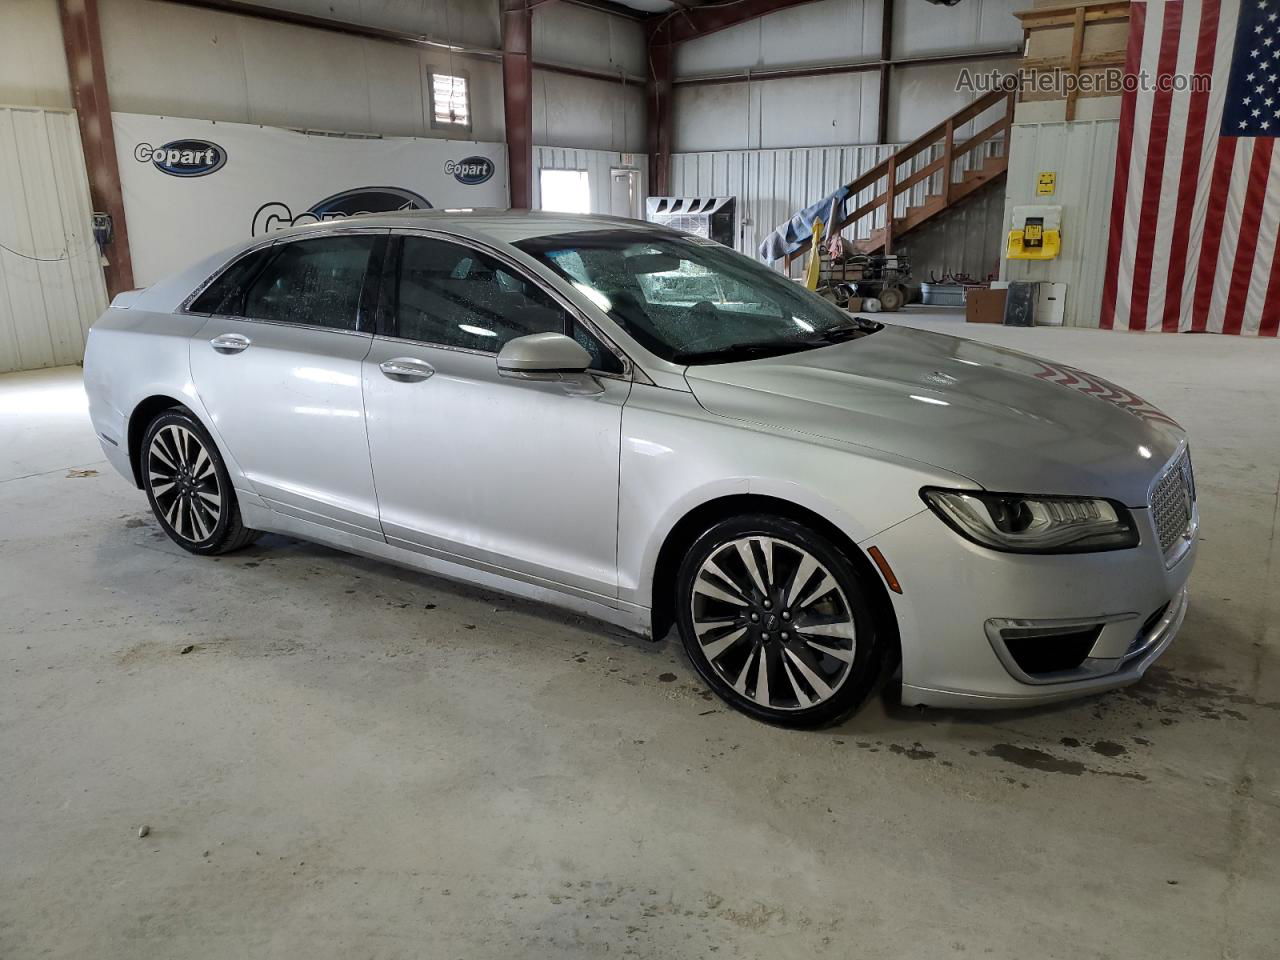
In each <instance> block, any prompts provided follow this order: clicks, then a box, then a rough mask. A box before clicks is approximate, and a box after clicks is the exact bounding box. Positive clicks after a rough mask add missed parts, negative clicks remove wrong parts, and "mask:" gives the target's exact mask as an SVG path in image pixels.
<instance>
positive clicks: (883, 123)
mask: <svg viewBox="0 0 1280 960" xmlns="http://www.w3.org/2000/svg"><path fill="white" fill-rule="evenodd" d="M892 84H893V0H881V2H880V105H879V110H878V111H877V113H876V143H888V142H889V104H890V103H891V102H892V101H891V99H890V91H891V87H892Z"/></svg>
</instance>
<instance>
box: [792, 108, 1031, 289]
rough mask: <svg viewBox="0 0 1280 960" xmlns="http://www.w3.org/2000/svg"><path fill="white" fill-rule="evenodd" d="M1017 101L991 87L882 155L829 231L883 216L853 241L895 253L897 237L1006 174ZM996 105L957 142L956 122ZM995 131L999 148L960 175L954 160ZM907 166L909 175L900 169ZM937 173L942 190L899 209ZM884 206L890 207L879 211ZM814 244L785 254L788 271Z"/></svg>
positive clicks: (852, 188) (853, 188)
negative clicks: (919, 161)
mask: <svg viewBox="0 0 1280 960" xmlns="http://www.w3.org/2000/svg"><path fill="white" fill-rule="evenodd" d="M1013 106H1014V94H1012V93H1005V92H1003V91H998V90H997V91H994V92H992V93H988V94H986V95H985V96H982V97H980V98H979V99H977V100H975V101H973V103H971V104H969V105H968V106H966V107H964V108H962V109H960V110H958V111H956V112H955V113H954V114H952V115H951V116H950V117H948V118H947V119H946V120H944V121H943V122H942V123H940V124H938V125H937V126H936V127H934V128H932V129H931V130H927V131H926V132H925V133H924V134H922V135H921V136H919V137H917V138H916V139H915V140H913V141H911V143H909V144H907V145H906V146H904V147H902V148H901V149H899V150H896V151H895V152H894V153H892V154H890V155H889V156H888V157H886V158H885V159H884V160H881V161H880V162H879V163H878V164H876V165H875V166H874V167H872V168H871V169H870V170H868V171H867V172H866V173H863V174H862V175H861V176H859V177H858V178H857V179H855V180H854V181H852V182H851V183H850V184H849V200H848V201H847V202H846V207H849V206H852V207H853V209H852V210H851V211H850V212H849V213H848V214H846V215H845V217H844V219H843V220H841V221H840V222H839V223H837V224H835V225H834V226H832V225H828V228H827V232H826V236H828V237H829V236H830V235H831V234H832V232H833V231H841V230H845V229H847V228H848V227H851V226H855V225H857V224H858V222H859V221H861V220H863V219H865V218H867V217H871V218H873V220H872V222H873V223H875V222H876V220H880V221H882V222H883V226H879V227H873V229H872V230H871V231H870V236H869V237H868V238H866V239H863V240H858V241H855V246H857V248H858V249H859V251H861V252H862V253H880V252H884V253H892V252H893V244H894V241H895V240H896V239H897V238H899V237H901V236H902V235H903V234H905V233H907V232H909V231H911V230H914V229H915V228H916V227H918V226H920V225H921V224H922V223H925V222H927V221H928V220H930V219H931V218H933V217H935V216H937V215H938V214H939V213H942V211H944V210H946V209H948V208H950V207H952V206H954V205H955V204H957V203H959V202H960V201H961V200H964V199H965V198H966V197H968V196H970V195H971V194H973V193H975V192H976V191H978V190H980V189H981V188H982V187H984V186H986V185H987V184H989V183H991V182H992V181H994V180H996V179H998V178H1000V177H1001V176H1003V175H1004V173H1005V171H1006V170H1007V169H1008V166H1009V158H1008V137H1007V134H1008V131H1009V128H1010V126H1012V124H1013ZM997 107H998V108H1000V109H999V111H998V116H997V117H996V119H995V120H993V121H991V122H990V123H988V124H987V125H986V126H985V127H983V128H982V129H981V130H979V131H977V132H976V133H975V134H974V135H973V136H971V137H969V138H968V139H967V140H963V141H959V142H957V140H956V137H955V131H956V129H957V128H958V127H962V126H964V125H965V124H966V123H968V122H969V121H971V120H974V119H976V118H977V117H980V116H982V115H983V114H984V113H987V112H988V111H991V110H993V109H994V108H997ZM997 137H1003V138H1004V139H1003V140H1002V141H1001V145H1002V149H1001V150H1000V152H999V153H998V154H995V155H990V156H986V157H985V158H983V157H982V154H979V155H978V157H977V158H975V160H974V161H971V162H970V165H968V166H967V168H966V169H964V170H963V172H962V173H961V174H960V175H959V177H957V176H956V166H957V164H958V163H959V162H960V161H962V160H964V159H965V158H967V157H968V155H970V154H972V153H973V152H974V151H976V150H978V149H979V148H981V147H983V146H984V145H985V144H988V143H990V142H992V141H994V140H995V138H997ZM937 148H940V150H939V149H937ZM935 152H937V154H938V155H937V156H936V157H934V159H932V160H930V161H929V162H928V163H926V164H924V165H923V166H918V167H917V169H915V170H912V169H911V168H912V166H916V164H913V163H912V161H913V160H915V158H916V157H918V156H920V155H922V154H924V155H926V156H931V155H933V154H934V153H935ZM984 152H985V151H984ZM904 171H905V172H906V176H903V175H902V174H903V172H904ZM939 175H940V176H939ZM934 177H937V179H938V181H939V182H940V184H941V188H940V189H941V192H938V193H931V194H928V195H927V196H925V197H924V201H923V202H922V203H919V204H916V205H912V206H907V207H906V208H905V210H904V211H903V212H902V214H901V215H897V213H896V211H897V200H898V198H899V197H902V196H904V195H909V191H911V190H912V188H913V187H915V186H916V184H919V183H923V182H929V181H931V178H934ZM868 190H871V191H872V196H871V199H869V200H867V201H866V202H864V203H861V204H859V203H858V196H859V194H863V193H865V192H866V191H868ZM855 204H856V206H854V205H855ZM882 207H883V208H884V209H885V211H886V213H885V214H883V215H881V216H879V217H877V216H876V215H877V214H878V213H879V211H880V209H881V208H882ZM811 247H812V238H808V239H806V240H805V241H804V242H803V243H801V244H800V246H799V247H798V248H796V249H795V250H794V251H792V252H791V253H789V254H788V255H787V256H786V257H785V258H783V270H784V272H787V273H789V272H790V268H791V264H792V262H793V261H795V260H796V259H797V258H798V257H800V256H802V255H803V254H805V253H807V252H808V251H809V249H810V248H811Z"/></svg>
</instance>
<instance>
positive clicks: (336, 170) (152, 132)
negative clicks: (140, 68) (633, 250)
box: [112, 113, 508, 286]
mask: <svg viewBox="0 0 1280 960" xmlns="http://www.w3.org/2000/svg"><path fill="white" fill-rule="evenodd" d="M112 119H113V121H114V123H113V126H114V129H115V137H116V153H117V156H118V160H119V165H120V183H121V186H122V187H123V190H124V208H125V216H126V218H127V219H128V226H129V250H130V252H131V254H132V256H133V275H134V278H135V282H136V283H137V284H138V285H139V286H146V285H148V284H151V283H154V282H155V281H156V280H159V279H160V278H161V277H164V276H165V275H167V274H169V273H172V272H173V271H175V270H180V269H182V268H183V267H186V266H189V265H190V264H192V263H194V262H195V261H196V260H198V259H200V258H201V257H204V256H207V255H208V254H210V253H214V252H216V251H218V250H220V249H222V248H223V247H227V246H230V245H232V244H234V243H238V242H240V241H242V240H246V239H248V238H250V237H257V236H262V235H264V234H267V233H270V232H272V231H274V230H283V229H285V228H287V227H290V226H293V225H295V224H303V223H314V222H316V221H318V220H332V219H338V218H341V217H348V216H351V215H353V214H356V213H385V212H388V211H392V210H419V209H430V208H432V207H506V206H507V197H508V193H507V151H506V146H505V145H504V144H501V143H477V142H473V141H457V140H434V139H417V138H407V137H404V138H401V137H397V138H390V139H381V140H364V139H354V138H344V137H330V136H323V135H315V134H305V133H296V132H294V131H292V130H284V129H281V128H279V127H259V126H254V125H252V124H245V123H214V122H211V121H207V120H186V119H182V118H179V117H153V116H144V115H141V114H133V113H117V114H113V117H112Z"/></svg>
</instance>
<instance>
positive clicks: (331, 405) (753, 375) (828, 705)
mask: <svg viewBox="0 0 1280 960" xmlns="http://www.w3.org/2000/svg"><path fill="white" fill-rule="evenodd" d="M85 382H86V386H87V390H88V393H89V400H90V413H91V416H92V419H93V426H94V429H95V431H96V432H97V434H98V436H99V438H100V439H101V442H102V445H103V449H104V450H105V451H106V454H107V456H108V457H109V458H110V460H111V461H112V463H113V464H114V465H115V466H116V467H117V468H118V469H119V471H120V472H121V473H122V474H123V475H124V476H125V477H126V478H127V479H128V480H129V481H130V482H132V483H134V484H136V485H137V486H138V487H140V488H141V489H142V490H144V491H145V492H146V495H147V497H148V499H149V500H150V503H151V506H152V508H153V510H154V511H155V514H156V516H157V518H158V519H159V522H160V523H161V525H162V526H163V528H164V530H165V532H166V533H167V534H168V535H169V536H170V537H171V538H172V539H173V540H174V541H175V542H176V543H178V544H179V545H180V546H181V547H183V548H184V549H186V550H188V551H190V552H191V553H194V554H201V555H210V554H218V553H223V552H226V551H229V550H234V549H237V548H239V547H243V546H245V545H246V544H248V543H249V542H250V541H252V540H253V539H254V538H255V537H256V536H257V535H258V534H259V533H260V532H262V531H274V532H278V533H283V534H287V535H290V536H294V537H301V538H305V539H308V540H314V541H317V542H320V543H324V544H328V545H331V546H333V547H336V548H339V549H341V550H346V551H350V552H352V553H358V554H363V555H366V556H370V557H377V558H381V559H385V560H389V561H392V562H395V563H399V564H404V565H406V566H410V567H415V568H418V569H421V570H425V571H429V572H431V573H435V574H440V575H443V576H446V577H451V578H454V579H456V580H461V581H466V582H470V583H476V584H480V585H483V586H486V587H492V588H495V589H498V590H502V591H506V592H508V593H510V594H514V595H518V596H522V597H528V598H534V599H537V600H541V601H545V602H547V603H551V604H555V605H557V606H560V607H564V608H567V609H570V610H574V611H576V612H579V613H583V614H588V615H591V616H594V617H598V618H601V619H604V620H606V621H610V622H612V623H614V624H618V625H620V626H622V627H625V628H627V629H629V630H633V631H636V632H638V633H641V634H645V635H651V636H663V635H665V634H666V632H667V631H668V630H669V629H670V628H671V627H673V626H674V627H675V628H676V629H677V630H678V632H679V635H680V637H681V640H682V641H683V645H684V648H685V650H686V651H687V652H688V655H689V658H690V660H691V661H692V663H693V665H694V667H695V668H696V669H697V670H698V672H699V674H700V675H701V676H702V678H703V679H704V680H705V681H706V683H707V684H708V686H710V687H711V689H712V690H714V691H715V692H716V693H717V694H719V695H720V696H721V697H722V698H724V699H725V700H726V701H727V702H728V703H730V704H732V705H733V706H734V707H736V708H738V709H739V710H742V711H743V712H745V713H747V714H750V715H751V716H754V717H757V718H759V719H761V720H766V721H769V722H773V723H779V724H787V725H793V726H814V725H818V724H822V723H829V722H832V721H834V720H836V719H838V718H840V717H842V716H844V715H846V714H847V713H849V712H850V711H852V710H853V709H855V708H856V707H857V706H858V705H859V704H860V703H861V702H862V701H863V700H865V699H866V697H867V696H868V695H870V694H871V693H872V692H873V691H874V690H875V689H876V687H877V685H878V684H879V683H881V682H882V681H883V680H884V679H886V678H888V677H891V676H893V674H894V672H895V670H896V669H899V668H900V672H901V687H902V699H903V700H904V702H906V703H923V704H938V705H952V706H955V705H959V706H980V707H991V706H1016V705H1025V704H1032V703H1042V702H1047V701H1052V700H1057V699H1062V698H1066V697H1071V696H1077V695H1080V694H1084V693H1092V692H1096V691H1099V690H1104V689H1109V688H1112V687H1117V686H1120V685H1123V684H1126V683H1130V682H1132V681H1134V680H1136V679H1138V678H1139V677H1140V676H1141V675H1142V673H1143V671H1144V670H1146V668H1147V667H1148V666H1149V665H1150V664H1151V663H1152V662H1153V661H1154V660H1155V659H1156V658H1157V657H1158V656H1160V654H1161V653H1162V652H1163V651H1164V650H1165V648H1166V647H1167V646H1168V645H1169V643H1170V642H1171V641H1172V639H1173V637H1174V634H1175V633H1176V632H1177V630H1178V627H1179V625H1180V624H1181V622H1182V617H1183V614H1184V612H1185V610H1186V581H1187V577H1188V575H1189V574H1190V572H1191V567H1192V563H1193V560H1194V552H1195V541H1196V536H1195V533H1196V525H1197V509H1196V499H1195V485H1194V481H1193V477H1192V472H1191V461H1190V457H1189V453H1188V449H1187V438H1186V435H1185V434H1184V432H1183V431H1182V430H1181V429H1180V428H1179V427H1178V425H1177V424H1176V423H1174V421H1172V420H1171V419H1170V418H1169V417H1167V416H1165V415H1164V414H1163V413H1161V412H1160V411H1159V410H1157V409H1155V408H1153V407H1152V406H1151V405H1149V404H1147V403H1145V402H1143V401H1142V400H1141V399H1140V398H1138V397H1136V396H1134V395H1133V394H1131V393H1129V392H1128V391H1126V390H1124V389H1123V388H1121V387H1118V386H1116V385H1114V384H1111V383H1108V382H1106V381H1104V380H1101V379H1099V378H1098V377H1094V376H1091V375H1089V374H1087V373H1084V372H1083V371H1080V370H1076V369H1073V368H1070V367H1066V366H1063V365H1061V364H1056V363H1051V362H1048V361H1044V360H1038V359H1034V358H1032V357H1029V356H1026V355H1023V354H1020V353H1016V352H1012V351H1008V350H1001V349H996V348H993V347H988V346H982V345H979V344H976V343H972V342H970V341H966V340H961V339H955V338H952V337H946V336H940V335H936V334H930V333H924V332H919V331H913V330H908V329H903V328H896V327H892V326H887V325H883V324H880V323H876V322H872V321H869V320H866V319H862V318H858V317H853V316H850V315H848V314H846V313H844V312H842V311H840V310H837V309H836V308H835V307H833V306H831V305H830V304H828V303H827V302H825V301H823V300H822V299H820V298H819V297H817V296H814V295H813V294H811V293H808V292H806V291H805V290H803V289H801V288H800V287H799V286H797V285H796V284H794V283H792V282H790V281H788V280H786V279H784V278H783V277H781V276H779V275H778V274H776V273H774V272H772V271H770V270H768V269H766V268H764V267H762V266H761V265H759V264H757V263H755V262H754V261H752V260H750V259H748V258H746V257H742V256H740V255H738V254H736V253H734V252H733V251H731V250H728V249H726V248H725V247H723V246H720V245H718V244H716V243H713V242H711V241H708V240H706V239H704V238H701V237H697V236H691V235H688V234H683V233H679V232H675V231H672V230H667V229H663V228H659V227H655V226H653V225H650V224H644V223H638V222H634V221H622V220H613V219H608V218H601V217H578V216H562V215H552V214H520V213H484V212H476V213H471V214H449V213H434V212H432V213H415V214H403V215H394V216H381V217H358V218H353V219H349V220H344V221H337V222H331V223H324V224H318V225H313V226H311V227H305V228H299V229H295V230H289V231H286V232H283V233H278V234H274V235H271V236H269V237H264V238H258V239H257V240H254V241H251V242H248V243H245V244H243V245H242V246H240V247H238V248H236V249H233V250H230V251H227V252H224V253H222V254H219V255H217V256H215V257H211V258H209V259H207V260H205V261H203V262H201V263H199V264H197V265H195V266H193V267H192V268H191V269H189V270H187V271H184V272H182V273H180V274H178V275H176V276H173V277H170V278H168V279H166V280H163V281H161V282H160V283H157V284H155V285H154V286H152V287H150V288H148V289H146V290H143V291H136V292H133V293H130V294H123V295H121V296H119V297H117V298H116V300H115V302H114V303H113V304H112V305H111V307H110V309H108V310H107V312H106V313H105V314H104V315H103V316H102V318H101V319H100V320H99V321H98V322H97V324H95V326H94V327H93V330H92V332H91V334H90V337H89V343H88V347H87V352H86V356H85Z"/></svg>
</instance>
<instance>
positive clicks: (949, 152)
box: [942, 120, 956, 206]
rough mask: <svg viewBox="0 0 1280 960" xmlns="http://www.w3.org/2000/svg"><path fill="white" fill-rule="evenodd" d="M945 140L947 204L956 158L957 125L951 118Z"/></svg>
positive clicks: (943, 178) (944, 185)
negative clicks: (952, 165)
mask: <svg viewBox="0 0 1280 960" xmlns="http://www.w3.org/2000/svg"><path fill="white" fill-rule="evenodd" d="M944 136H945V138H946V139H945V140H944V141H943V144H942V203H943V206H946V205H947V204H948V203H950V202H951V164H952V161H953V160H954V159H955V148H956V127H955V124H954V123H952V122H951V120H947V127H946V132H945V134H944Z"/></svg>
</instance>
